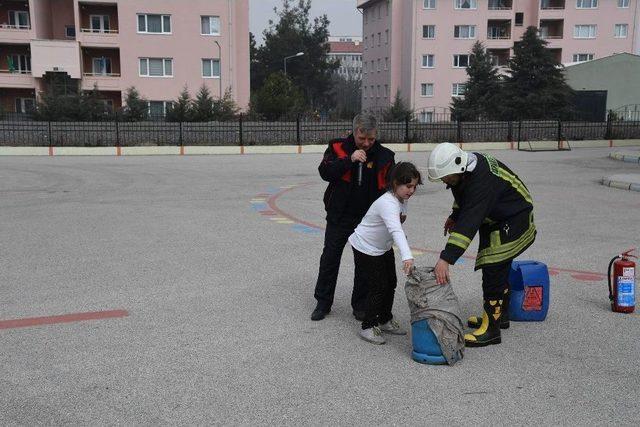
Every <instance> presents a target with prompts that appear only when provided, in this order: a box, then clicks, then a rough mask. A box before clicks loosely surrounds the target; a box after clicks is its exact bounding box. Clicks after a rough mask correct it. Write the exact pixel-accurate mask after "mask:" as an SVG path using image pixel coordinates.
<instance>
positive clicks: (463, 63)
mask: <svg viewBox="0 0 640 427" xmlns="http://www.w3.org/2000/svg"><path fill="white" fill-rule="evenodd" d="M453 66H454V67H455V68H467V67H468V66H469V55H453Z"/></svg>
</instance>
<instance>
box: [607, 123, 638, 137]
mask: <svg viewBox="0 0 640 427" xmlns="http://www.w3.org/2000/svg"><path fill="white" fill-rule="evenodd" d="M639 138H640V121H633V122H631V121H620V122H612V123H611V134H610V136H609V138H608V139H639Z"/></svg>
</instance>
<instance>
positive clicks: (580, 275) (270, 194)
mask: <svg viewBox="0 0 640 427" xmlns="http://www.w3.org/2000/svg"><path fill="white" fill-rule="evenodd" d="M312 184H313V183H310V182H307V183H302V184H298V185H287V186H286V187H285V186H283V187H281V188H275V187H269V189H268V190H267V192H266V193H260V194H259V195H256V196H255V197H254V198H253V199H252V200H255V201H254V202H253V203H264V202H263V201H262V200H260V201H258V200H256V199H258V198H259V197H260V198H262V197H266V199H267V200H266V203H267V205H268V206H269V208H270V211H267V212H265V211H262V212H260V213H261V214H263V215H264V214H271V215H277V216H278V219H280V218H285V219H287V220H289V221H291V222H292V223H293V226H292V227H291V228H292V229H293V230H294V231H297V232H304V233H309V234H311V233H315V234H318V233H319V232H321V231H324V227H323V226H321V225H318V224H313V223H311V222H308V221H305V220H303V219H300V218H298V217H296V216H294V215H292V214H290V213H288V212H286V211H284V210H282V209H280V208H279V207H278V203H277V202H278V199H280V197H282V196H283V195H285V194H287V193H288V192H290V191H292V190H295V189H299V188H304V187H308V186H310V185H312ZM274 222H275V221H274ZM291 222H286V224H291ZM301 226H304V228H303V227H301ZM411 250H412V251H413V253H414V255H422V254H425V253H429V254H439V253H440V251H439V250H434V249H427V248H417V247H411ZM461 258H464V259H469V260H475V259H476V257H474V256H472V255H463V256H462V257H461ZM463 263H464V261H462V260H461V261H460V264H463ZM548 269H549V275H550V276H557V275H558V274H560V273H567V274H569V275H571V277H573V278H574V279H576V280H579V281H582V282H596V281H600V280H604V279H606V278H607V275H606V274H602V273H598V272H595V271H584V270H573V269H568V268H559V267H551V266H549V267H548Z"/></svg>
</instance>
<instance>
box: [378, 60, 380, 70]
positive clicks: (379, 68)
mask: <svg viewBox="0 0 640 427" xmlns="http://www.w3.org/2000/svg"><path fill="white" fill-rule="evenodd" d="M378 72H380V58H378Z"/></svg>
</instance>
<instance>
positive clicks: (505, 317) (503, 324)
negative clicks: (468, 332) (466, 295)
mask: <svg viewBox="0 0 640 427" xmlns="http://www.w3.org/2000/svg"><path fill="white" fill-rule="evenodd" d="M481 324H482V316H469V318H468V319H467V326H469V327H470V328H476V329H477V328H479V327H480V325H481ZM500 329H509V288H507V289H505V290H504V301H503V303H502V318H501V319H500Z"/></svg>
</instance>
